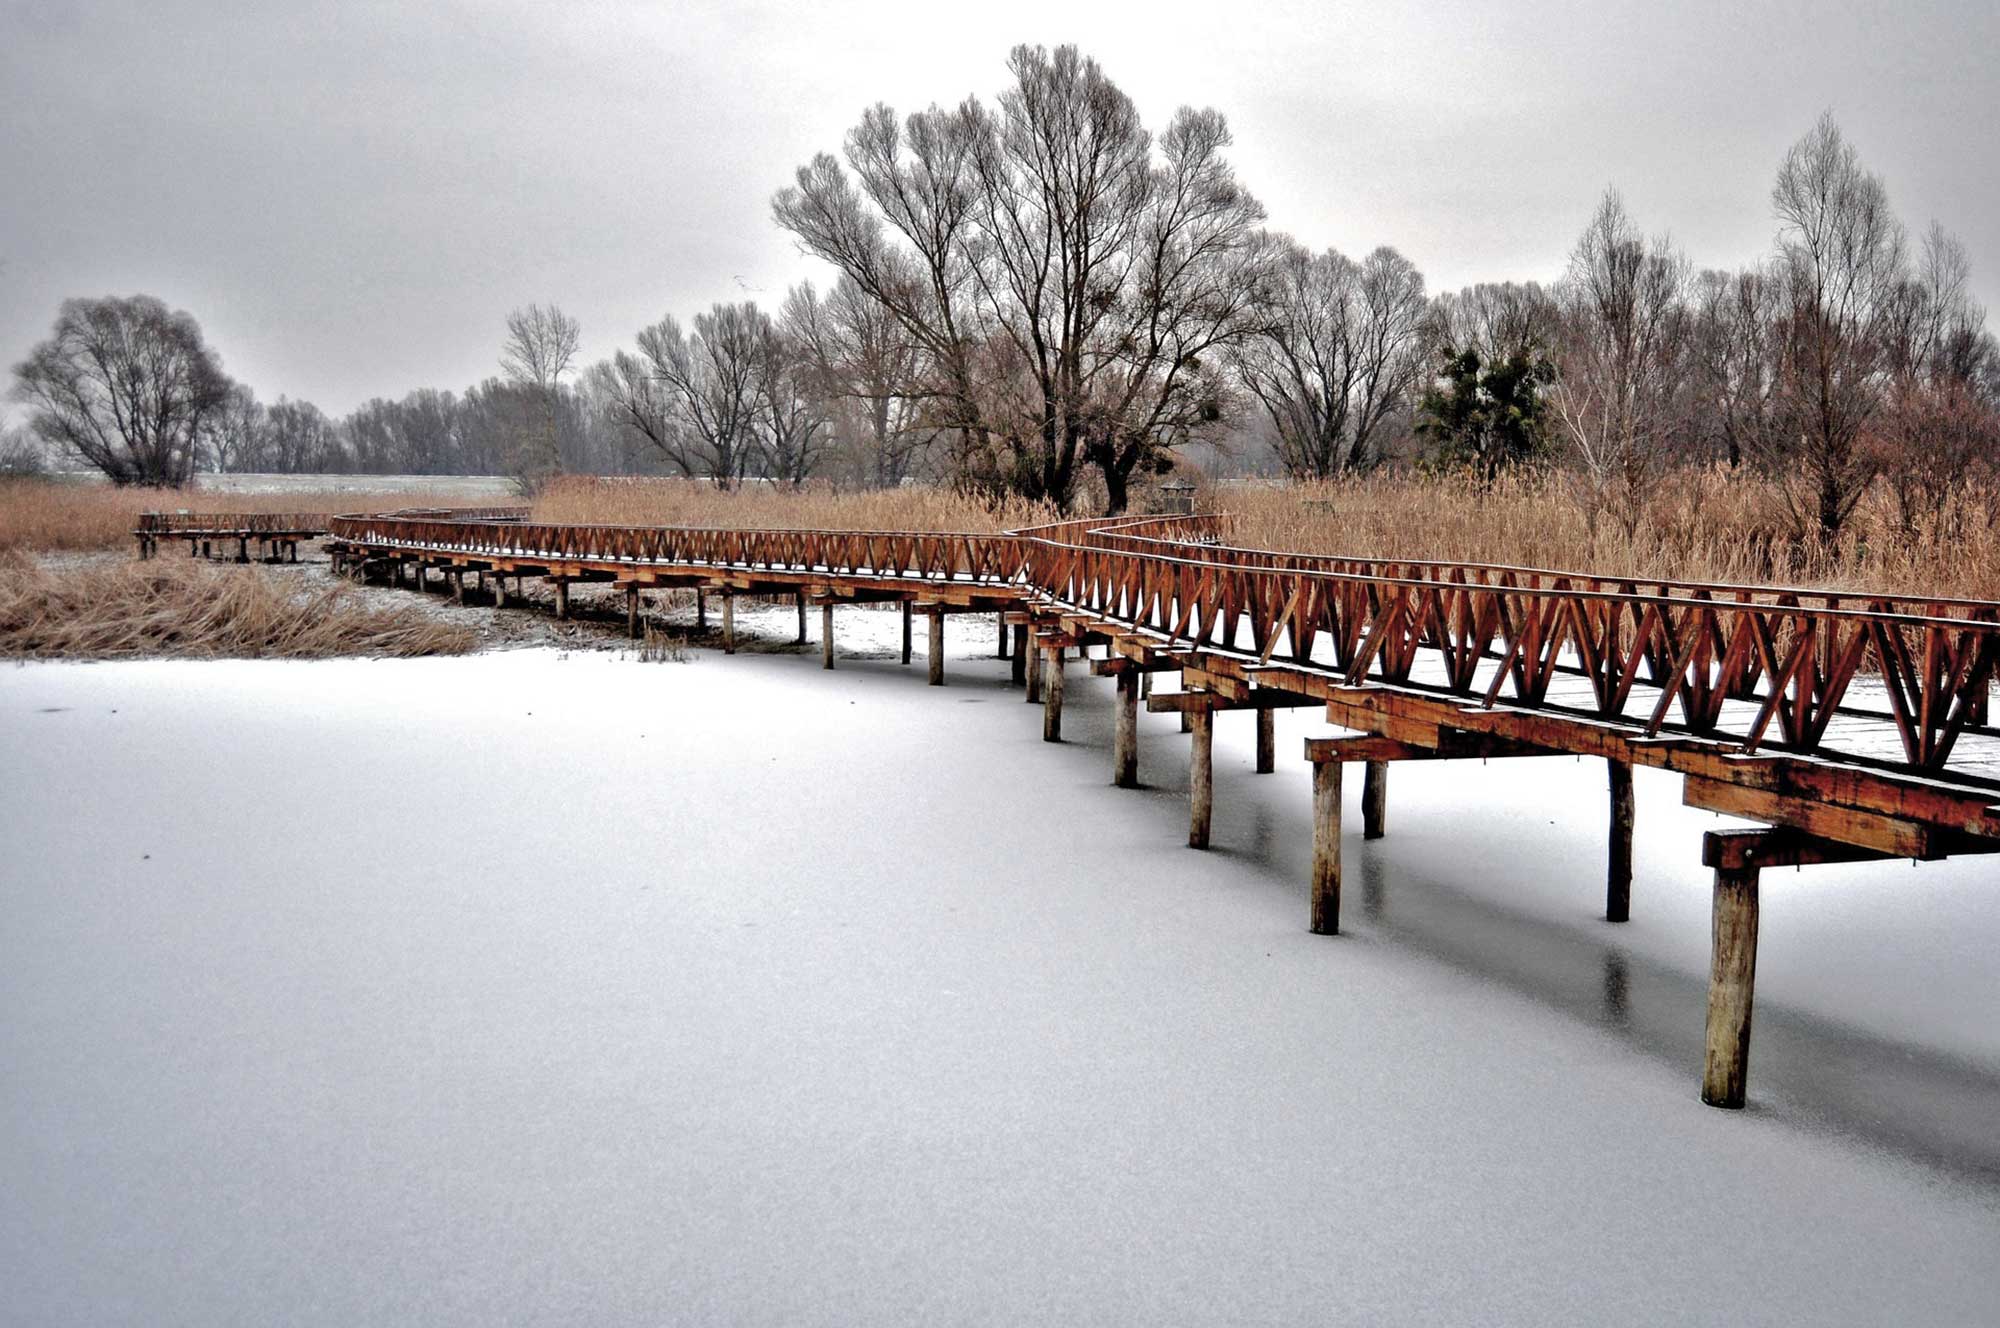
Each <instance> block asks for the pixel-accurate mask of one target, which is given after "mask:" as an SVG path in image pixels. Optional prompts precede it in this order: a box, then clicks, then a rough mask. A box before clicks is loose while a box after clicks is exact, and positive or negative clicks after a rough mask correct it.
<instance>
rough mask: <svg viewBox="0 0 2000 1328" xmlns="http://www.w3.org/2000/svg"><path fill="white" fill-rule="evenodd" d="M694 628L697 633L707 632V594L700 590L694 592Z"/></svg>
mask: <svg viewBox="0 0 2000 1328" xmlns="http://www.w3.org/2000/svg"><path fill="white" fill-rule="evenodd" d="M694 626H695V630H696V631H698V632H705V631H707V630H708V592H707V591H705V590H701V589H696V591H695V592H694Z"/></svg>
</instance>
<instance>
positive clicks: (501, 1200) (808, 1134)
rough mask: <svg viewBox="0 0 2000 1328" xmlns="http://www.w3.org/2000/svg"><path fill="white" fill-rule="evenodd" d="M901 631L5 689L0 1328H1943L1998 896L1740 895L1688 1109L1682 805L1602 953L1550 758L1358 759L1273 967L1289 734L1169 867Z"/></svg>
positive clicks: (1163, 844)
mask: <svg viewBox="0 0 2000 1328" xmlns="http://www.w3.org/2000/svg"><path fill="white" fill-rule="evenodd" d="M880 616H881V617H882V618H883V619H885V620H888V619H890V615H880ZM782 621H783V617H782V613H780V614H777V615H774V623H782ZM985 622H986V629H985V630H984V631H980V630H978V625H977V624H976V623H971V622H968V623H965V624H954V633H953V639H954V642H957V643H960V644H961V645H963V646H964V647H965V648H968V649H976V648H983V649H990V648H991V627H990V620H985ZM845 623H846V619H845V617H843V632H845V630H846V628H845ZM812 626H813V628H814V630H815V632H816V631H817V626H818V624H817V621H816V616H815V621H814V622H813V624H812ZM856 626H857V628H863V627H865V628H866V629H867V630H868V631H872V632H874V633H875V635H876V636H878V637H881V638H882V639H884V640H893V637H892V636H891V635H890V633H889V631H888V630H887V627H886V623H885V622H873V621H870V622H867V623H865V624H864V623H857V624H856ZM877 629H882V630H877ZM922 641H923V633H922V631H921V630H919V632H918V653H919V658H918V661H917V663H916V664H915V665H913V666H912V667H910V668H908V669H905V668H903V667H901V666H899V665H897V664H896V663H895V662H894V661H893V659H881V658H871V659H862V660H856V659H851V658H850V659H843V660H842V663H841V667H840V668H839V669H837V670H836V671H835V672H833V673H831V674H829V673H825V672H823V671H821V670H820V668H819V667H818V661H817V658H816V652H812V651H810V649H809V653H807V654H804V655H798V656H786V655H781V654H755V653H748V652H746V653H743V654H739V655H738V656H736V657H735V658H725V657H723V656H721V655H719V654H714V653H710V652H706V651H697V652H695V654H694V655H693V657H692V659H691V660H690V661H689V662H686V663H663V664H648V663H640V662H638V661H636V660H633V659H629V658H619V657H617V656H615V655H612V654H608V653H582V654H575V655H568V656H565V655H561V654H558V653H556V652H553V651H546V650H525V651H512V652H506V653H498V654H488V655H480V656H473V657H468V658H462V659H453V660H415V661H394V662H390V661H340V662H327V663H221V664H217V663H191V662H157V663H144V664H117V665H105V664H100V665H33V666H26V667H18V668H12V669H9V670H7V671H5V672H4V673H0V776H4V790H5V794H4V798H0V845H4V858H0V920H4V925H0V1319H4V1320H6V1321H10V1322H18V1323H35V1324H64V1323H78V1324H82V1323H90V1324H102V1323H120V1322H131V1323H149V1324H152V1323H202V1324H226V1323H246V1324H247V1323H254V1324H262V1323H272V1322H288V1323H326V1324H357V1323H412V1322H421V1323H467V1324H474V1323H477V1324H488V1323H500V1322H506V1323H591V1322H595V1323H624V1322H648V1323H688V1324H713V1323H788V1324H800V1323H891V1322H913V1321H921V1322H938V1323H958V1322H966V1323H979V1322H994V1323H1045V1322H1093V1323H1116V1322H1183V1323H1197V1322H1199V1323H1207V1322H1313V1323H1320V1322H1337V1321H1355V1322H1371V1323H1373V1322H1380V1323H1397V1322H1408V1323H1440V1322H1468V1323H1469V1322H1477V1323H1548V1322H1689V1321H1726V1322H1735V1323H1811V1324H1826V1323H1837V1322H1854V1323H1883V1322H1911V1323H1973V1322H1982V1321H1984V1322H1990V1321H1992V1318H1993V1316H1994V1314H1995V1307H1996V1305H2000V1260H1996V1259H1995V1258H1994V1255H1995V1253H1996V1251H2000V1021H1996V1020H1995V1019H1994V1017H1993V1014H1994V1010H1995V1008H1996V1001H1995V997H1996V993H2000V981H1996V977H2000V973H1996V969H2000V961H1996V958H1995V956H1996V954H2000V946H1996V941H2000V904H1996V890H1995V887H1994V884H1993V881H1992V874H1991V868H1990V866H1988V865H1985V864H1983V863H1982V862H1981V861H1980V860H1978V859H1971V860H1966V861H1962V862H1949V863H1942V864H1928V865H1925V866H1923V867H1920V868H1911V867H1908V866H1902V865H1888V866H1859V867H1848V868H1834V867H1828V868H1815V869H1813V870H1811V871H1807V872H1803V873H1798V874H1792V873H1783V872H1774V873H1768V874H1767V875H1766V877H1765V886H1764V909H1763V942H1762V952H1761V956H1760V966H1759V974H1758V1010H1757V1022H1756V1031H1755V1037H1754V1041H1753V1047H1752V1053H1751V1065H1750V1090H1751V1097H1752V1107H1751V1109H1750V1110H1748V1111H1746V1112H1742V1113H1728V1112H1720V1111H1715V1110H1712V1109H1709V1108H1707V1107H1704V1106H1702V1105H1701V1104H1700V1103H1699V1102H1698V1101H1697V1098H1696V1088H1697V1081H1698V1075H1699V1056H1700V1038H1701V1018H1702V999H1703V983H1704V974H1705V966H1706V954H1707V926H1708V882H1707V878H1706V874H1705V873H1704V872H1703V871H1702V870H1701V868H1700V867H1699V865H1698V863H1697V861H1696V848H1697V840H1698V835H1699V832H1700V830H1702V829H1704V828H1707V827H1709V826H1712V825H1714V824H1717V822H1716V820H1715V818H1712V817H1710V816H1708V815H1707V814H1705V813H1698V812H1691V811H1688V810H1685V809H1683V808H1681V807H1679V806H1678V805H1677V802H1678V789H1677V787H1676V782H1675V781H1674V780H1672V779H1670V778H1666V777H1660V776H1655V775H1653V774H1652V773H1650V772H1646V771H1641V772H1640V781H1639V786H1638V790H1639V797H1640V804H1639V837H1638V843H1637V855H1636V856H1637V867H1638V873H1637V879H1636V881H1635V885H1634V902H1633V908H1634V921H1633V922H1632V923H1631V924H1629V925H1628V926H1624V927H1611V926H1609V925H1608V924H1605V923H1603V922H1601V921H1600V920H1599V914H1600V913H1601V911H1602V852H1603V834H1604V791H1603V773H1602V767H1601V765H1599V764H1597V763H1592V762H1572V761H1565V760H1550V761H1532V762H1512V763H1494V764H1491V765H1487V766H1481V765H1478V764H1457V763H1455V764H1452V765H1433V766H1409V767H1402V768H1398V769H1397V770H1396V771H1395V774H1394V781H1393V786H1392V788H1391V791H1390V816H1389V830H1390V833H1389V837H1388V838H1387V839H1385V840H1382V841H1380V842H1378V843H1364V842H1363V841H1362V840H1361V838H1360V835H1359V824H1358V822H1359V816H1358V807H1355V806H1354V805H1353V802H1352V801H1350V810H1349V817H1348V821H1349V835H1348V838H1347V841H1346V852H1347V860H1348V883H1347V899H1346V909H1345V919H1344V920H1345V923H1346V925H1347V929H1348V930H1347V934H1345V935H1343V936H1341V937H1338V938H1325V937H1315V936H1312V935H1309V934H1308V933H1307V932H1306V930H1305V918H1306V901H1305V890H1304V880H1305V873H1306V860H1307V856H1308V852H1309V847H1310V846H1309V831H1308V823H1307V812H1308V803H1309V795H1308V783H1309V780H1308V768H1307V767H1306V766H1305V765H1304V763H1303V762H1302V761H1300V760H1299V759H1298V757H1297V753H1298V750H1299V738H1300V736H1301V735H1302V734H1304V733H1307V732H1323V731H1326V730H1325V728H1324V725H1323V724H1322V723H1321V722H1319V721H1317V720H1315V719H1310V718H1305V717H1301V716H1291V715H1286V716H1281V718H1280V727H1279V733H1280V748H1279V750H1280V754H1281V757H1282V760H1281V764H1280V771H1279V773H1278V774H1276V775H1269V776H1258V775H1255V774H1253V773H1252V770H1251V723H1250V720H1249V718H1248V716H1231V715H1225V716H1222V717H1221V718H1220V720H1219V722H1218V724H1217V753H1216V821H1215V832H1214V836H1215V844H1216V848H1215V849H1214V850H1212V851H1210V852H1207V853H1198V852H1194V851H1191V850H1189V849H1187V848H1185V847H1184V839H1185V833H1186V801H1185V783H1184V781H1185V772H1186V747H1185V742H1186V740H1185V739H1184V738H1183V737H1181V735H1180V734H1179V733H1178V731H1177V725H1176V724H1175V722H1174V719H1173V717H1172V716H1170V715H1158V716H1144V717H1142V720H1141V726H1142V728H1141V733H1142V740H1141V773H1142V777H1144V778H1145V779H1146V780H1148V781H1149V783H1150V787H1149V788H1147V789H1145V790H1141V791H1139V792H1125V791H1119V790H1116V789H1113V788H1111V787H1109V784H1108V776H1109V753H1108V750H1107V749H1108V736H1109V728H1110V705H1111V702H1110V684H1109V682H1108V680H1099V679H1087V678H1085V677H1084V676H1083V675H1081V674H1080V673H1072V677H1071V686H1070V688H1069V694H1068V709H1067V711H1066V713H1065V720H1064V731H1065V735H1066V737H1068V738H1069V741H1068V742H1066V743H1064V744H1063V745H1062V746H1060V747H1052V746H1049V745H1046V744H1044V743H1043V742H1042V741H1041V740H1040V731H1041V725H1040V723H1039V718H1038V715H1037V714H1036V712H1035V711H1033V710H1031V709H1030V708H1028V707H1026V706H1024V705H1023V704H1022V703H1021V700H1020V695H1019V693H1018V692H1017V691H1014V690H1012V689H1009V688H1007V687H1006V686H1005V685H1004V679H1005V672H1006V666H1005V664H1004V663H1001V662H999V661H995V660H992V659H971V658H964V657H961V656H956V655H955V656H954V657H953V659H952V660H951V662H950V666H949V669H948V673H949V675H950V679H951V685H949V686H947V687H944V688H929V687H925V686H924V685H923V680H922V671H923V666H922V659H921V654H922ZM975 643H976V644H975ZM876 644H878V645H879V642H877V643H876ZM873 653H880V652H879V651H877V652H873ZM1359 784H1360V781H1359V780H1358V779H1353V780H1350V781H1349V789H1350V799H1351V800H1352V799H1358V796H1359Z"/></svg>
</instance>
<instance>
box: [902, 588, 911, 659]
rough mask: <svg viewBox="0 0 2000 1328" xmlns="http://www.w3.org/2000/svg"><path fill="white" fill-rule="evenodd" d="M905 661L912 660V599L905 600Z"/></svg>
mask: <svg viewBox="0 0 2000 1328" xmlns="http://www.w3.org/2000/svg"><path fill="white" fill-rule="evenodd" d="M903 662H904V663H905V664H907V663H909V662H910V601H908V600H904V601H903Z"/></svg>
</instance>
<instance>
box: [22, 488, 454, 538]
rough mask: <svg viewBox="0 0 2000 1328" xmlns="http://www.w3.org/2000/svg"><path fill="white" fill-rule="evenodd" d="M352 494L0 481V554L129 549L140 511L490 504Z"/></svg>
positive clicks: (431, 493) (429, 495) (417, 494)
mask: <svg viewBox="0 0 2000 1328" xmlns="http://www.w3.org/2000/svg"><path fill="white" fill-rule="evenodd" d="M448 483H449V481H446V482H444V484H441V485H440V487H438V488H437V489H425V490H408V489H404V490H397V491H395V492H355V491H343V490H326V491H310V490H301V491H297V492H286V493H203V492H200V491H199V490H197V491H194V492H182V491H179V490H174V489H120V488H115V487H113V486H111V485H108V484H107V485H97V484H66V483H62V482H59V481H55V480H42V479H0V549H39V550H44V551H48V552H68V553H82V552H89V551H92V550H96V549H117V548H125V549H129V548H132V547H133V543H132V530H133V528H134V526H135V525H136V524H137V523H138V517H139V513H141V512H157V511H165V512H173V511H178V510H180V509H182V508H186V509H188V510H189V511H196V512H371V511H372V512H388V511H393V510H395V509H396V508H399V507H483V506H490V505H491V503H492V499H491V498H473V497H467V496H466V495H464V494H463V493H459V492H455V491H453V490H452V489H450V488H449V487H446V485H448Z"/></svg>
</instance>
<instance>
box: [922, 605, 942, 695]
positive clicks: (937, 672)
mask: <svg viewBox="0 0 2000 1328" xmlns="http://www.w3.org/2000/svg"><path fill="white" fill-rule="evenodd" d="M930 620H931V639H930V650H929V658H928V659H927V660H926V661H925V662H926V663H928V664H929V665H930V684H931V686H933V687H942V686H944V610H943V609H932V610H931V611H930Z"/></svg>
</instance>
